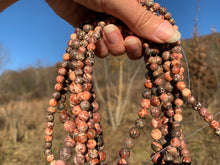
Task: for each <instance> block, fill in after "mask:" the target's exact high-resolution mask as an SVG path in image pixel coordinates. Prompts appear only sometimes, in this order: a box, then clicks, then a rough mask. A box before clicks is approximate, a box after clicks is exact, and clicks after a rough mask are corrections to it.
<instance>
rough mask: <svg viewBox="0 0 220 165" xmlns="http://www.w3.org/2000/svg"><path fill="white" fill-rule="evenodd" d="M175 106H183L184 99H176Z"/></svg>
mask: <svg viewBox="0 0 220 165" xmlns="http://www.w3.org/2000/svg"><path fill="white" fill-rule="evenodd" d="M174 104H175V105H176V106H183V100H182V99H179V98H176V99H175V100H174Z"/></svg>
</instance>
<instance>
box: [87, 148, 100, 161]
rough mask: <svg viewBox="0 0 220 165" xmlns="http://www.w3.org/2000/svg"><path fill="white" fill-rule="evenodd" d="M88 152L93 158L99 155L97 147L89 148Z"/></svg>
mask: <svg viewBox="0 0 220 165" xmlns="http://www.w3.org/2000/svg"><path fill="white" fill-rule="evenodd" d="M88 154H89V157H90V158H92V159H95V158H97V157H98V151H97V150H96V149H95V148H93V149H88Z"/></svg>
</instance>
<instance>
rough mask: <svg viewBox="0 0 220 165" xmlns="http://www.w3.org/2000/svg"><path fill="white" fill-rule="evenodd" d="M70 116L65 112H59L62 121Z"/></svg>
mask: <svg viewBox="0 0 220 165" xmlns="http://www.w3.org/2000/svg"><path fill="white" fill-rule="evenodd" d="M69 118H70V116H69V114H68V113H67V112H61V114H60V116H59V119H60V121H61V122H62V123H64V122H66V121H68V120H69Z"/></svg>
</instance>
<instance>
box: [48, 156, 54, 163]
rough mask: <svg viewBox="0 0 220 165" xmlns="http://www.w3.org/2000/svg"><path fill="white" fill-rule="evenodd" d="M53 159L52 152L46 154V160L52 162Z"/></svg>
mask: <svg viewBox="0 0 220 165" xmlns="http://www.w3.org/2000/svg"><path fill="white" fill-rule="evenodd" d="M53 160H54V155H53V154H51V155H48V156H47V161H48V162H52V161H53Z"/></svg>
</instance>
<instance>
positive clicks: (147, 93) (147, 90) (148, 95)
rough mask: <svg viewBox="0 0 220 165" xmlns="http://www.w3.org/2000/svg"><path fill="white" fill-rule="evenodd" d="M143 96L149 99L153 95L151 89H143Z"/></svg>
mask: <svg viewBox="0 0 220 165" xmlns="http://www.w3.org/2000/svg"><path fill="white" fill-rule="evenodd" d="M142 96H143V98H145V99H149V98H150V97H151V91H150V90H149V89H145V90H143V92H142Z"/></svg>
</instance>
